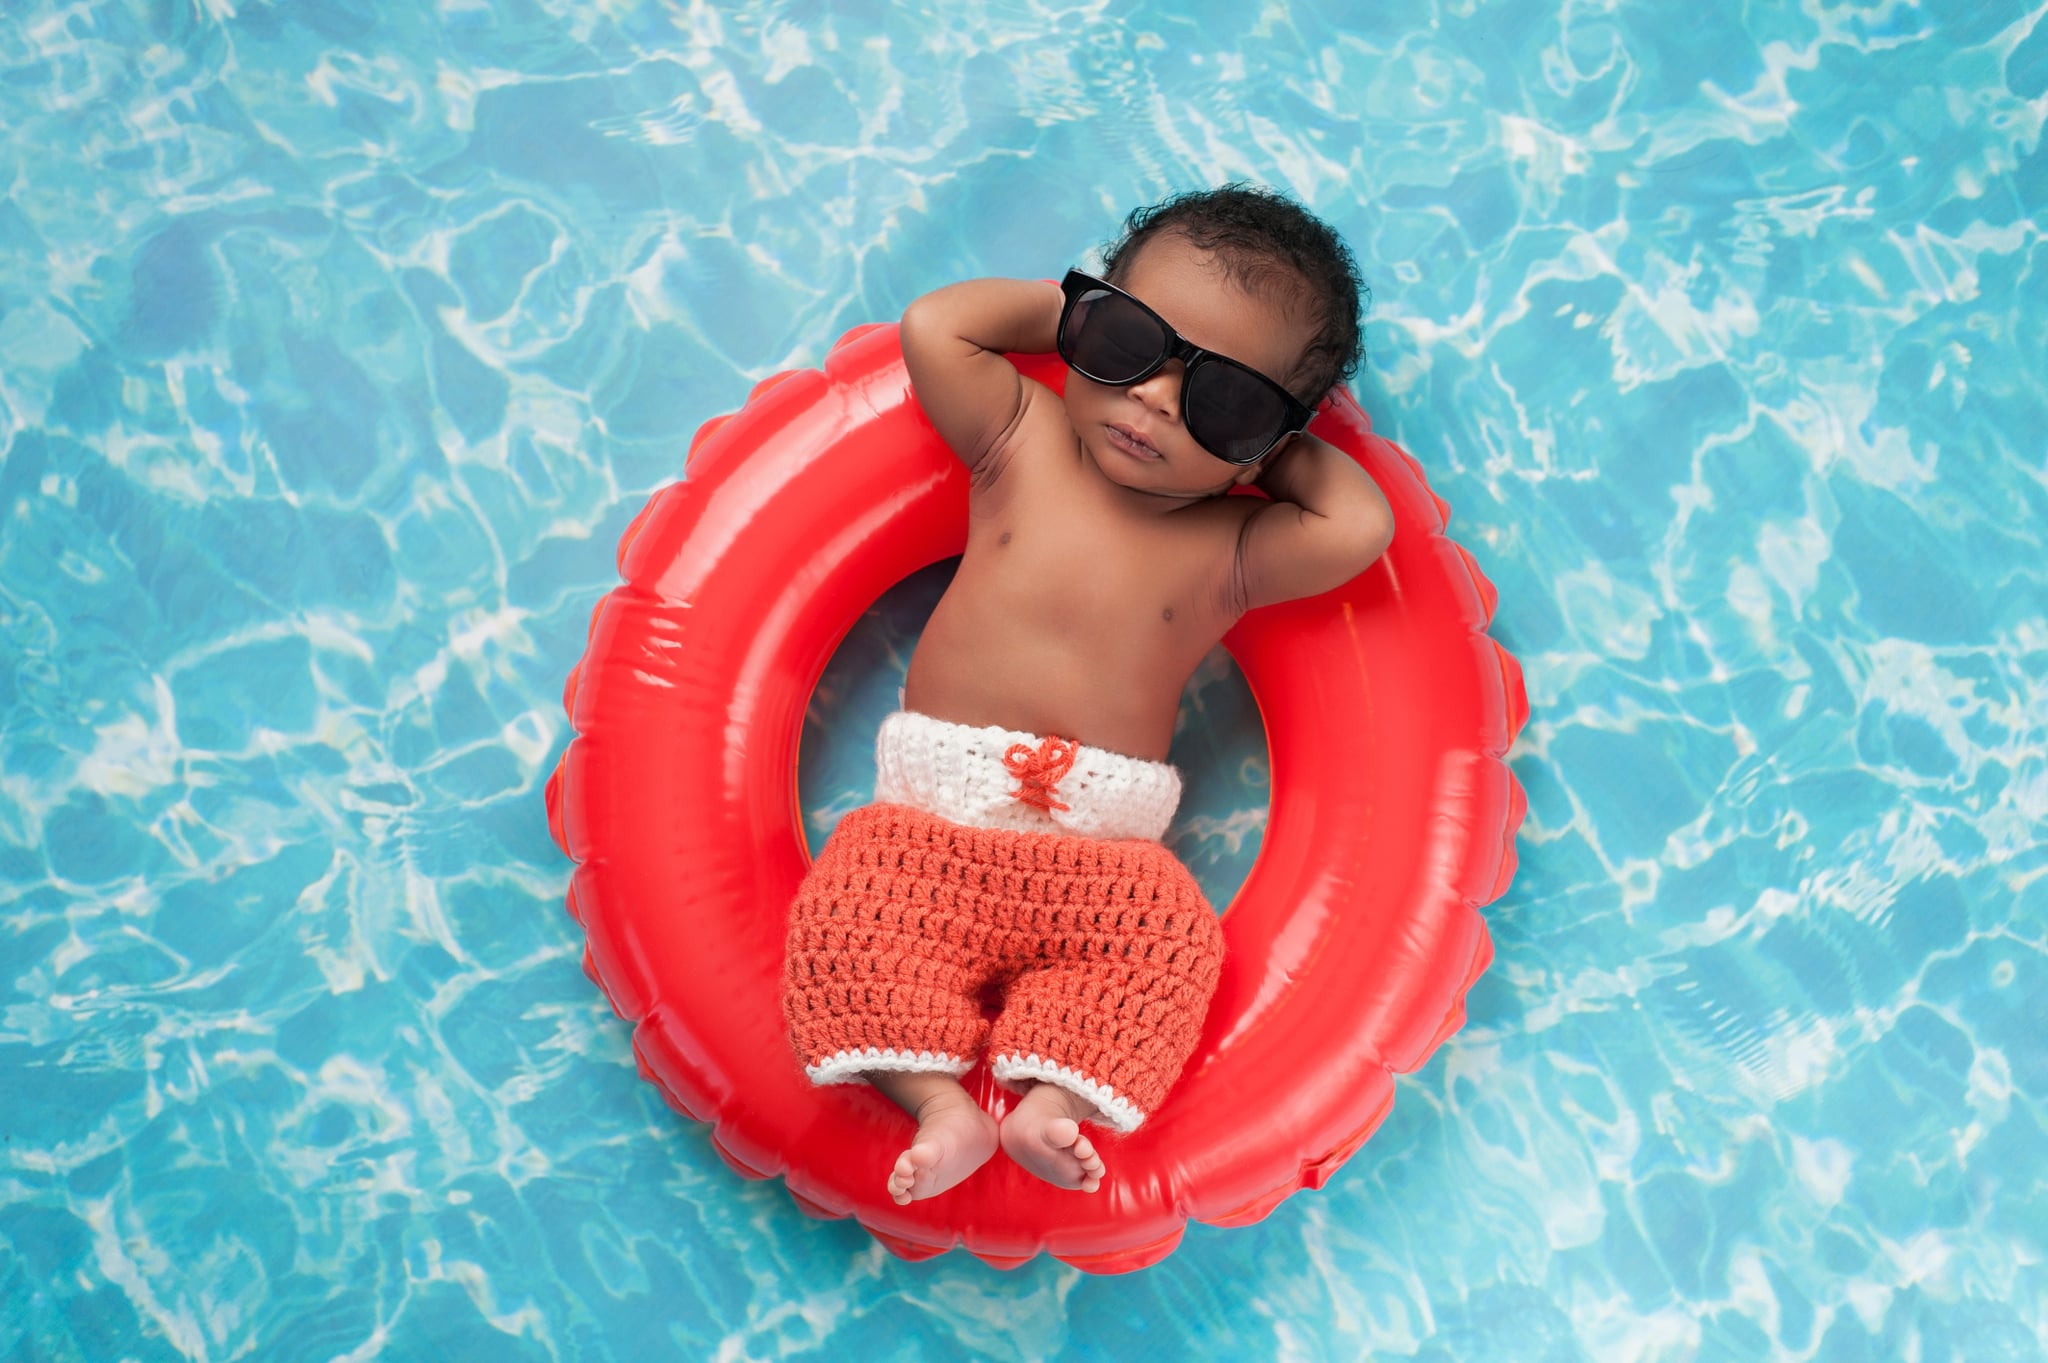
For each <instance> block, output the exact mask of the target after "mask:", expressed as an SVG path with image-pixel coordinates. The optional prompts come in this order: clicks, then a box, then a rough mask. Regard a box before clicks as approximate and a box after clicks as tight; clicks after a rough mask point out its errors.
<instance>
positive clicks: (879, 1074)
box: [866, 1070, 996, 1204]
mask: <svg viewBox="0 0 2048 1363" xmlns="http://www.w3.org/2000/svg"><path fill="white" fill-rule="evenodd" d="M866 1078H867V1081H868V1082H869V1083H871V1084H873V1085H874V1086H875V1087H876V1088H877V1089H878V1090H880V1091H881V1092H882V1093H884V1094H886V1095H888V1097H889V1100H890V1101H891V1102H893V1103H895V1104H896V1106H898V1107H900V1108H902V1109H903V1110H904V1111H905V1112H908V1113H909V1114H910V1115H911V1116H912V1117H915V1118H916V1119H917V1135H916V1136H915V1137H913V1138H912V1139H911V1142H910V1148H909V1149H908V1150H905V1151H904V1152H903V1153H902V1154H901V1155H899V1156H898V1157H897V1159H896V1167H895V1168H894V1169H891V1170H890V1171H889V1196H890V1197H892V1198H894V1199H895V1200H896V1201H897V1203H898V1204H902V1203H906V1202H914V1201H916V1200H917V1199H919V1198H926V1197H936V1196H938V1195H939V1194H940V1193H943V1192H945V1191H946V1190H947V1189H948V1188H951V1187H953V1186H955V1185H956V1184H958V1183H959V1182H960V1180H962V1179H964V1178H966V1177H967V1176H968V1175H969V1174H971V1173H973V1172H974V1171H975V1170H976V1169H979V1168H980V1167H981V1166H982V1165H984V1164H986V1163H988V1160H989V1156H991V1155H993V1154H995V1152H996V1121H995V1118H993V1117H991V1116H989V1115H988V1113H986V1112H984V1111H982V1109H981V1104H980V1103H977V1102H975V1101H974V1099H973V1098H972V1097H971V1096H969V1094H968V1092H967V1090H966V1089H964V1088H962V1087H961V1086H960V1081H959V1080H958V1079H955V1078H954V1077H953V1076H952V1075H950V1074H939V1073H934V1072H931V1071H924V1072H915V1071H913V1072H907V1073H906V1072H902V1071H893V1070H875V1071H872V1072H870V1073H869V1074H868V1075H867V1076H866Z"/></svg>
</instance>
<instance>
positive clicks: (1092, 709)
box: [903, 621, 1192, 761]
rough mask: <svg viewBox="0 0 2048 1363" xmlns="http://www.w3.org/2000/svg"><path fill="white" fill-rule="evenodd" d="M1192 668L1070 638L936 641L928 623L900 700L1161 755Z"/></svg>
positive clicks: (959, 719) (958, 719)
mask: <svg viewBox="0 0 2048 1363" xmlns="http://www.w3.org/2000/svg"><path fill="white" fill-rule="evenodd" d="M935 623H936V621H935ZM1120 655H1121V656H1120ZM1191 670H1192V668H1191V667H1189V668H1182V667H1179V665H1178V663H1177V662H1176V661H1175V660H1172V659H1170V658H1168V657H1164V656H1161V657H1159V658H1158V659H1156V660H1150V659H1148V660H1133V659H1131V658H1130V657H1129V656H1128V655H1127V654H1124V651H1123V650H1120V649H1116V648H1112V647H1096V648H1090V647H1088V646H1087V644H1086V642H1084V641H1078V640H1073V639H1066V640H1057V641H1055V640H1047V639H1038V640H1033V641H1025V642H1022V643H1021V644H1020V642H1019V641H1015V640H997V639H991V638H979V639H972V640H969V639H964V638H955V637H948V635H947V634H946V633H945V632H940V633H939V634H938V635H937V637H934V631H932V630H930V629H927V630H926V632H925V636H924V638H923V639H922V640H921V641H920V642H919V643H918V646H917V652H916V653H915V654H914V655H913V656H912V658H911V660H910V674H909V676H908V677H907V678H906V679H905V682H904V690H903V704H904V708H906V709H910V710H916V711H918V712H919V713H920V714H927V715H931V716H932V717H934V718H936V719H944V720H950V721H952V722H953V723H955V724H976V725H982V724H995V725H1000V726H1001V727H1003V728H1005V729H1021V730H1023V731H1024V732H1026V733H1033V734H1058V735H1060V736H1061V737H1062V738H1070V739H1073V740H1075V741H1076V742H1079V743H1085V744H1088V745H1090V746H1092V747H1097V748H1107V749H1109V750H1110V751H1111V752H1120V753H1124V754H1127V755H1128V756H1131V757H1142V758H1146V759H1149V760H1153V761H1163V760H1164V759H1165V757H1166V751H1167V748H1168V747H1170V746H1171V745H1172V742H1173V721H1174V716H1175V714H1176V713H1177V712H1178V710H1179V708H1180V693H1181V688H1182V687H1183V686H1184V685H1185V684H1186V682H1187V674H1188V672H1189V671H1191Z"/></svg>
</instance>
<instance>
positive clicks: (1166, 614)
mask: <svg viewBox="0 0 2048 1363" xmlns="http://www.w3.org/2000/svg"><path fill="white" fill-rule="evenodd" d="M1159 618H1160V619H1162V620H1165V621H1167V622H1168V623H1171V622H1172V620H1173V607H1171V606H1168V607H1167V608H1166V609H1165V610H1163V611H1161V612H1159Z"/></svg>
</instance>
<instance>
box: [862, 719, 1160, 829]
mask: <svg viewBox="0 0 2048 1363" xmlns="http://www.w3.org/2000/svg"><path fill="white" fill-rule="evenodd" d="M875 799H876V801H877V802H879V803H885V804H896V805H910V806H912V807H914V808H917V809H921V810H923V811H924V812H925V813H927V814H933V815H936V816H937V817H939V818H941V819H950V820H952V821H953V822H954V823H957V824H965V825H967V826H968V827H970V828H1007V829H1012V830H1014V831H1016V832H1020V833H1077V834H1079V835H1081V836H1082V837H1087V838H1150V839H1152V840H1153V841H1155V842H1156V841H1157V840H1158V839H1159V838H1160V837H1161V836H1163V835H1164V834H1165V832H1166V826H1167V825H1168V824H1169V823H1171V822H1173V811H1174V810H1175V808H1176V807H1178V806H1179V804H1180V773H1179V772H1178V771H1175V770H1174V769H1173V768H1172V767H1171V766H1169V765H1168V764H1166V763H1164V762H1148V761H1146V760H1145V759H1144V758H1140V757H1126V756H1125V755H1124V754H1122V753H1116V752H1110V751H1109V750H1107V749H1105V748H1089V747H1083V746H1081V745H1080V744H1072V743H1064V742H1063V741H1062V740H1060V739H1044V738H1040V737H1039V736H1038V735H1037V734H1027V733H1020V732H1018V731H1017V730H1015V729H1003V728H998V727H996V726H995V725H988V726H985V727H976V726H974V725H969V724H954V723H952V722H950V721H948V720H943V719H933V718H932V717H931V716H930V715H921V714H918V713H917V712H916V711H914V710H898V711H896V712H895V713H894V714H892V715H890V716H889V717H888V718H887V719H884V720H883V721H882V731H881V733H880V734H878V735H877V736H876V738H875Z"/></svg>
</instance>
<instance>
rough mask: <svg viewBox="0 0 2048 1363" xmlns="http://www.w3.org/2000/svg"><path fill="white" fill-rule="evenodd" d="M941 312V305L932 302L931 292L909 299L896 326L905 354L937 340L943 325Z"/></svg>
mask: <svg viewBox="0 0 2048 1363" xmlns="http://www.w3.org/2000/svg"><path fill="white" fill-rule="evenodd" d="M943 313H944V307H943V305H941V304H939V303H936V302H934V301H933V298H932V295H931V294H923V295H921V296H919V297H917V298H913V299H912V300H911V301H910V306H909V307H907V308H905V309H904V310H903V321H902V322H901V323H900V324H899V326H898V328H897V334H898V339H899V340H900V341H901V342H902V345H903V351H904V353H905V354H906V355H908V354H910V353H911V352H912V351H922V350H926V349H928V348H929V347H930V346H931V345H933V344H934V343H935V342H936V341H937V340H938V338H939V333H940V330H941V329H942V328H943V327H944V326H945V320H944V316H943Z"/></svg>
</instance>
